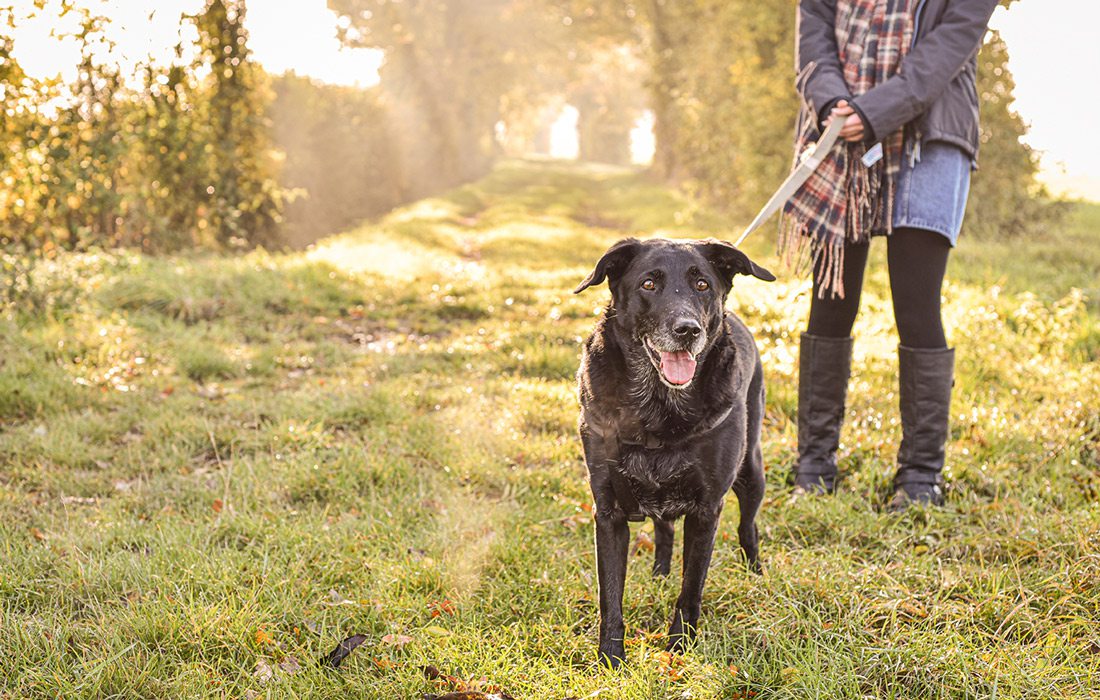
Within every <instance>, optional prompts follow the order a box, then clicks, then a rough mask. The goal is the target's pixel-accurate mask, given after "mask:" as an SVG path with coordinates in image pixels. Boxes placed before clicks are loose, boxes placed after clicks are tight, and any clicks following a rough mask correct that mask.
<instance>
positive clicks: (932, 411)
mask: <svg viewBox="0 0 1100 700" xmlns="http://www.w3.org/2000/svg"><path fill="white" fill-rule="evenodd" d="M950 251H951V244H950V243H949V242H948V240H947V238H945V237H944V236H942V235H940V234H939V233H936V232H934V231H927V230H922V229H916V228H899V229H895V230H894V232H893V234H892V235H891V236H890V238H889V242H888V244H887V261H888V264H889V268H890V290H891V294H892V296H893V301H894V317H895V320H896V322H897V326H898V335H899V337H900V339H901V343H900V345H899V346H898V377H899V392H898V402H899V405H900V408H901V426H902V440H901V447H900V448H899V449H898V472H897V476H895V478H894V499H893V500H892V501H891V503H890V508H891V509H892V510H901V509H904V508H905V507H907V506H908V504H909V503H911V502H917V503H924V504H932V505H939V504H941V503H943V490H942V486H941V484H942V478H941V476H940V473H941V472H942V471H943V466H944V446H945V444H946V443H947V433H948V420H949V413H950V406H951V387H952V385H953V384H954V369H955V351H954V350H952V349H949V348H948V347H947V339H946V338H945V336H944V332H943V319H942V316H941V311H940V294H941V288H942V286H943V277H944V273H945V271H946V269H947V258H948V254H949V253H950Z"/></svg>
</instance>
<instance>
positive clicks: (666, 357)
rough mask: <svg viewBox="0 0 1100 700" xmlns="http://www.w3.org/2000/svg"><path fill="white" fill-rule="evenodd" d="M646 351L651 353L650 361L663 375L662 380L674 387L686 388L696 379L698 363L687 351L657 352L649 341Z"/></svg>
mask: <svg viewBox="0 0 1100 700" xmlns="http://www.w3.org/2000/svg"><path fill="white" fill-rule="evenodd" d="M645 349H646V352H648V353H649V360H650V361H651V362H652V363H653V366H654V367H656V368H657V371H658V372H660V373H661V378H662V379H664V380H665V381H666V382H668V383H669V384H671V385H672V386H684V385H685V384H687V383H689V382H690V381H691V380H692V379H694V378H695V366H696V364H697V363H696V362H695V356H693V355H692V354H691V353H690V352H688V351H687V350H678V351H676V352H666V351H664V350H657V349H656V348H654V347H653V346H652V345H650V344H649V342H648V341H647V342H646V343H645Z"/></svg>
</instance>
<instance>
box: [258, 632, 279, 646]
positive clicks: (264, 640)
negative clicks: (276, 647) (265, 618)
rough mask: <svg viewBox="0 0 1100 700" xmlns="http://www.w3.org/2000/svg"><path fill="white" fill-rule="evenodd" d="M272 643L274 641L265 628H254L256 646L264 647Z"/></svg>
mask: <svg viewBox="0 0 1100 700" xmlns="http://www.w3.org/2000/svg"><path fill="white" fill-rule="evenodd" d="M274 643H275V640H274V639H273V638H272V636H271V635H270V634H268V633H267V630H265V629H264V628H263V627H261V628H260V629H258V630H256V646H258V647H265V646H271V645H272V644H274Z"/></svg>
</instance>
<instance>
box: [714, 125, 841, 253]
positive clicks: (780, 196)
mask: <svg viewBox="0 0 1100 700" xmlns="http://www.w3.org/2000/svg"><path fill="white" fill-rule="evenodd" d="M843 128H844V120H843V119H834V120H833V121H832V122H830V124H829V128H828V129H826V130H825V133H824V134H822V135H821V138H819V139H818V140H817V143H816V144H814V147H813V148H811V149H809V150H807V151H806V152H805V153H804V154H803V155H802V158H801V159H800V160H799V163H798V167H797V168H795V169H794V171H793V172H792V173H791V174H790V175H789V176H787V179H786V180H784V181H783V184H782V185H780V186H779V189H778V190H776V191H775V194H773V195H772V198H771V199H769V200H768V203H767V204H765V205H764V208H763V209H761V210H760V213H759V214H757V215H756V218H755V219H753V220H752V223H751V224H749V227H748V228H746V229H745V232H744V233H742V234H741V237H740V238H738V239H737V242H736V243H734V244H733V245H734V246H740V245H741V243H743V242H744V240H745V239H746V238H748V237H749V234H750V233H752V232H753V231H755V230H756V229H758V228H760V226H761V225H762V224H763V223H764V222H765V221H767V220H768V219H769V218H771V215H772V214H774V213H775V212H777V211H779V209H780V208H782V206H783V205H784V204H786V202H787V200H788V199H790V198H791V197H793V196H794V193H795V192H797V191H798V188H799V187H802V185H803V183H805V182H806V180H808V179H810V175H812V174H813V172H814V171H815V170H817V169H818V167H819V166H820V165H821V163H822V162H823V161H824V160H825V156H827V155H829V151H831V150H833V146H835V145H836V142H837V140H838V139H839V138H840V130H841V129H843Z"/></svg>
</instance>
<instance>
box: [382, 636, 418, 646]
mask: <svg viewBox="0 0 1100 700" xmlns="http://www.w3.org/2000/svg"><path fill="white" fill-rule="evenodd" d="M412 640H413V638H412V637H409V636H406V635H404V634H387V635H386V636H385V637H382V643H383V644H389V645H391V646H395V647H403V646H405V645H406V644H408V643H409V642H411V641H412Z"/></svg>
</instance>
